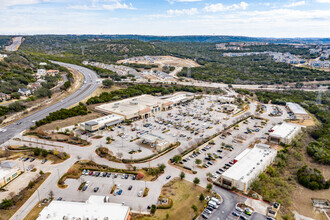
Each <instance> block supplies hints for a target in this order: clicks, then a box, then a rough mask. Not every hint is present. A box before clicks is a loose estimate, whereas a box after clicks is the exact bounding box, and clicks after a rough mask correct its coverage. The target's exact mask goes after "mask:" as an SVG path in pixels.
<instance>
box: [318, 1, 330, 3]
mask: <svg viewBox="0 0 330 220" xmlns="http://www.w3.org/2000/svg"><path fill="white" fill-rule="evenodd" d="M316 1H317V2H318V3H330V0H316Z"/></svg>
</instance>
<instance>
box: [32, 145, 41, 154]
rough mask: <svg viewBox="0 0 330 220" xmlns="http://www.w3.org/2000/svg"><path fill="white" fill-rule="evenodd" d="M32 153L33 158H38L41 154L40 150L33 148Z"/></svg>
mask: <svg viewBox="0 0 330 220" xmlns="http://www.w3.org/2000/svg"><path fill="white" fill-rule="evenodd" d="M33 153H34V156H39V155H40V153H41V149H40V148H38V147H37V148H34V149H33Z"/></svg>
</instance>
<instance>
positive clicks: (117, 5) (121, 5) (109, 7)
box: [102, 1, 136, 10]
mask: <svg viewBox="0 0 330 220" xmlns="http://www.w3.org/2000/svg"><path fill="white" fill-rule="evenodd" d="M102 7H103V8H104V9H107V10H115V9H136V8H134V7H133V5H132V3H129V4H128V5H127V4H126V3H120V2H119V1H117V2H116V3H115V4H110V5H103V6H102Z"/></svg>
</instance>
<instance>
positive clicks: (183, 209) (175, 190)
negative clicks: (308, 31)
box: [133, 180, 208, 220]
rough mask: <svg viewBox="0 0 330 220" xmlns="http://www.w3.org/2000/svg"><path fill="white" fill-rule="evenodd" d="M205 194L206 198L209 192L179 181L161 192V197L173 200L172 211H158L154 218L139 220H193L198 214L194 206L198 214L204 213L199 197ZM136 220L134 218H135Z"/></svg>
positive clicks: (184, 181)
mask: <svg viewBox="0 0 330 220" xmlns="http://www.w3.org/2000/svg"><path fill="white" fill-rule="evenodd" d="M201 193H203V194H204V195H205V196H206V195H207V194H208V192H207V190H205V189H204V188H202V187H200V186H195V185H194V184H193V183H191V182H188V181H186V180H182V181H180V180H178V181H176V182H175V183H174V184H173V185H172V186H168V187H166V186H164V187H163V188H162V191H161V196H164V197H169V198H171V199H172V200H173V206H172V207H171V208H170V209H157V210H156V213H155V215H154V216H152V217H147V216H144V217H137V218H136V219H139V220H148V219H150V220H155V219H157V220H158V219H159V220H163V219H166V215H167V214H168V216H169V218H168V219H170V220H171V219H180V220H185V219H187V220H188V219H189V220H190V219H192V218H193V217H194V216H195V215H196V213H194V211H193V209H192V208H191V206H192V205H193V204H194V205H196V206H197V208H198V212H200V211H202V209H203V207H204V204H205V202H204V203H201V202H200V201H199V195H200V194H201ZM133 219H134V218H133Z"/></svg>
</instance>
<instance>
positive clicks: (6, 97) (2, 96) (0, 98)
mask: <svg viewBox="0 0 330 220" xmlns="http://www.w3.org/2000/svg"><path fill="white" fill-rule="evenodd" d="M10 98H11V96H10V95H8V94H6V93H2V92H1V93H0V101H2V102H3V101H7V100H9V99H10Z"/></svg>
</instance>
